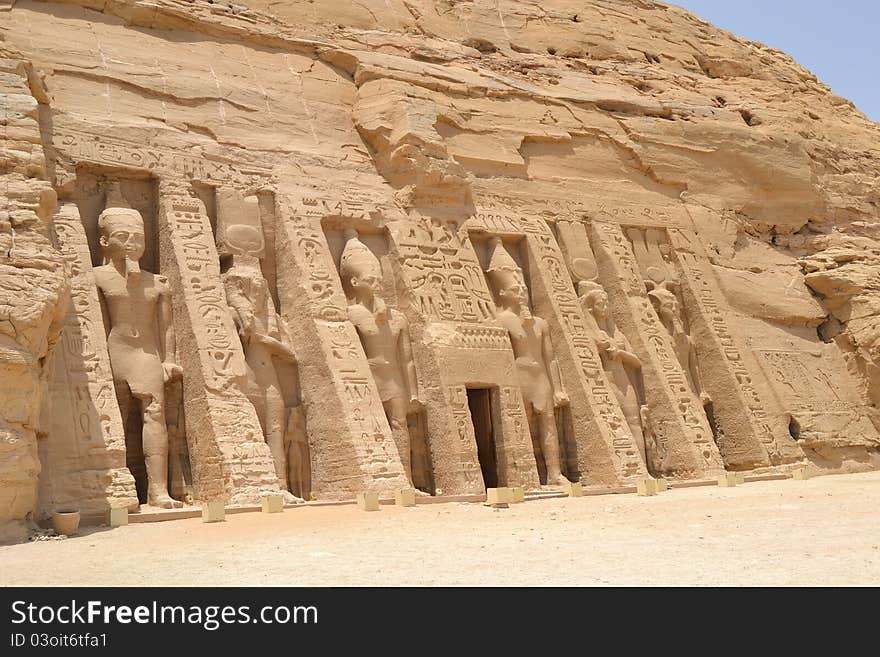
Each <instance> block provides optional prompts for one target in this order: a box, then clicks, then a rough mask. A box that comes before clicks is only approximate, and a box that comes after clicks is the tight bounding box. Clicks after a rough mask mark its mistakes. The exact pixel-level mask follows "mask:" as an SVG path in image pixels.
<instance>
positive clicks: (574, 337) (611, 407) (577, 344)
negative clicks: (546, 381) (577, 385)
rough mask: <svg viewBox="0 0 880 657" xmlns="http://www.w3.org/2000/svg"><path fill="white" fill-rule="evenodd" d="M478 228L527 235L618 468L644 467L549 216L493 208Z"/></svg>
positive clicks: (629, 471)
mask: <svg viewBox="0 0 880 657" xmlns="http://www.w3.org/2000/svg"><path fill="white" fill-rule="evenodd" d="M468 227H469V228H470V229H472V230H480V231H483V232H486V233H490V234H509V233H513V234H521V235H525V236H526V240H527V243H528V246H529V249H530V251H531V252H532V254H533V256H534V258H535V259H536V260H537V261H538V263H539V268H538V269H539V272H540V273H539V275H540V276H542V277H544V279H545V280H546V281H547V283H548V288H549V290H548V291H549V295H548V296H549V297H550V299H551V302H552V303H553V305H554V306H555V314H556V316H557V317H558V318H559V321H560V324H561V325H562V329H563V332H564V335H565V337H566V342H567V344H568V346H569V350H570V352H571V354H572V355H573V357H574V359H575V361H576V363H577V366H578V368H579V371H580V374H581V376H582V377H583V379H584V381H583V386H584V389H585V391H586V393H587V395H588V396H589V404H590V408H592V409H593V412H594V413H595V414H596V416H597V420H598V422H599V423H600V425H602V426H604V427H606V430H607V432H608V440H609V443H610V447H611V453H612V454H613V460H614V468H615V471H616V473H617V474H618V475H619V476H621V477H624V478H625V477H629V476H633V475H635V474H637V473H638V472H640V471H642V472H643V471H644V466H643V464H642V463H641V459H640V457H639V453H638V450H637V448H636V446H635V443H634V441H633V437H632V434H631V432H630V431H629V429H628V428H627V425H626V422H625V420H624V418H623V415H622V413H621V411H620V408H619V406H618V404H617V401H616V398H615V396H614V393H613V391H612V390H611V389H610V387H609V386H608V382H607V379H606V378H605V373H604V370H603V369H602V366H601V361H600V360H599V356H598V354H597V353H596V352H595V346H594V345H593V342H592V339H591V338H590V335H589V332H588V330H587V325H586V321H585V319H584V316H583V310H582V309H581V305H580V303H579V301H578V299H577V296H576V295H575V292H574V288H573V287H572V283H571V277H570V276H569V274H568V270H567V268H566V266H565V264H564V260H563V256H562V252H561V250H560V249H559V246H558V244H557V243H556V239H555V238H554V236H553V233H552V232H551V230H550V228H549V227H548V226H547V224H546V223H545V222H544V220H543V219H541V218H538V217H532V216H528V215H512V214H510V213H508V212H506V211H504V210H500V209H496V208H491V209H485V211H482V210H481V211H480V212H478V213H477V215H476V216H475V217H474V218H472V219H471V220H470V221H469V222H468Z"/></svg>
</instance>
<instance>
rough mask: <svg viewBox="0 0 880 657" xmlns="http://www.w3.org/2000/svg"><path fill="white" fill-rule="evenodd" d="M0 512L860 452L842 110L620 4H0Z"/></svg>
mask: <svg viewBox="0 0 880 657" xmlns="http://www.w3.org/2000/svg"><path fill="white" fill-rule="evenodd" d="M0 105H2V108H3V116H2V127H3V130H2V134H0V179H2V187H0V524H2V526H3V528H4V531H7V530H9V531H13V532H14V531H15V530H16V528H18V529H21V528H22V527H26V526H27V524H28V523H32V522H36V521H40V520H42V519H44V518H46V517H47V516H48V515H49V514H50V513H51V512H52V511H53V510H57V509H61V508H71V507H72V508H76V509H79V510H80V511H81V512H82V513H83V514H84V515H86V516H89V515H91V516H94V517H100V516H101V515H102V514H105V513H106V512H107V510H108V509H111V508H118V507H126V508H128V509H129V510H132V511H134V510H136V509H138V508H140V509H142V510H144V511H147V510H149V509H154V508H160V509H167V508H176V507H182V506H185V505H194V504H199V503H202V502H207V501H215V500H222V501H223V502H225V503H226V504H232V505H235V504H241V505H244V504H253V503H258V502H259V500H260V498H261V497H264V496H265V495H268V494H281V495H283V496H284V497H285V499H286V500H287V501H288V502H290V503H293V502H296V501H298V500H343V499H351V498H354V497H355V496H356V495H357V494H358V493H360V492H365V491H375V492H378V493H380V494H381V495H392V494H393V492H394V491H397V490H400V489H403V488H415V489H417V490H418V491H419V492H420V494H422V495H436V496H449V495H462V494H480V493H482V492H483V491H484V490H485V489H486V488H487V487H498V486H518V487H522V488H524V489H525V490H536V489H540V488H542V487H543V488H551V489H552V488H558V487H560V486H563V485H565V483H566V482H567V481H568V482H580V483H581V484H582V485H584V486H595V487H600V488H601V487H617V486H621V485H627V484H631V483H633V482H635V481H637V480H640V479H645V478H648V477H663V478H667V479H706V478H714V477H717V476H719V474H721V473H723V472H724V471H753V472H759V473H764V472H781V471H785V470H786V469H790V468H791V467H792V466H794V465H798V464H808V463H809V464H812V465H813V467H816V468H819V469H822V470H824V471H827V472H843V471H852V470H859V469H871V468H875V467H877V465H878V464H880V435H878V428H880V414H878V403H880V279H878V271H880V270H878V264H880V184H878V180H880V175H878V174H880V150H878V148H880V146H878V145H880V126H878V124H876V123H873V122H871V121H869V120H868V119H867V118H865V116H864V115H863V114H861V113H860V112H859V111H858V110H857V109H856V108H855V107H854V106H853V105H852V103H850V102H849V101H847V100H846V99H844V98H841V97H839V96H836V95H834V94H833V93H832V92H831V91H830V89H829V88H828V87H827V86H826V85H824V84H823V83H822V82H820V81H819V80H817V79H816V78H815V76H813V75H812V74H811V73H809V72H808V71H806V70H805V69H803V68H802V67H800V66H799V65H798V64H796V63H795V62H794V61H793V60H792V59H791V58H790V57H788V56H787V55H785V54H784V53H781V52H779V51H777V50H773V49H771V48H768V47H766V46H764V45H762V44H759V43H755V42H751V41H748V40H745V39H742V38H739V37H736V36H734V35H732V34H730V33H728V32H724V31H721V30H718V29H716V28H715V27H713V26H711V25H709V24H708V23H706V22H705V21H703V20H701V19H699V18H698V17H696V16H693V15H691V14H689V13H687V12H685V11H684V10H682V9H679V8H677V7H674V6H672V5H666V4H663V3H659V2H652V1H651V0H627V1H613V2H612V1H611V0H591V1H589V2H569V1H568V0H548V1H545V2H540V3H537V2H513V1H507V0H501V1H499V2H480V1H478V2H452V1H445V0H442V1H441V0H381V1H380V0H365V1H364V2H360V3H348V2H340V1H339V0H314V1H312V0H310V1H309V2H305V1H301V0H290V1H289V2H265V1H262V0H240V1H238V2H226V1H225V0H214V1H211V0H207V1H203V0H192V1H187V2H184V1H181V0H150V1H146V0H100V1H94V0H67V1H64V2H62V1H57V2H36V1H31V0H15V1H13V2H8V1H7V2H4V3H2V6H0Z"/></svg>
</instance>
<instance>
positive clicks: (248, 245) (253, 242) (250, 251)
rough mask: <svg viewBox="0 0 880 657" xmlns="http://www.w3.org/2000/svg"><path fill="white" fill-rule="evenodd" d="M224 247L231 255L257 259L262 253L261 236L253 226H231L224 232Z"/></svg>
mask: <svg viewBox="0 0 880 657" xmlns="http://www.w3.org/2000/svg"><path fill="white" fill-rule="evenodd" d="M225 238H226V246H227V248H228V249H229V251H230V252H231V253H232V254H233V255H244V256H252V257H254V258H259V256H260V254H261V253H262V252H263V234H262V233H261V232H260V230H259V229H258V228H256V227H255V226H250V225H248V224H233V225H231V226H229V227H228V228H227V229H226V231H225Z"/></svg>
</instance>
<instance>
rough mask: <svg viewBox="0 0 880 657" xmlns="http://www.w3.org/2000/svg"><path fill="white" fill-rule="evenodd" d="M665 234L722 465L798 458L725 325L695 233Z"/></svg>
mask: <svg viewBox="0 0 880 657" xmlns="http://www.w3.org/2000/svg"><path fill="white" fill-rule="evenodd" d="M668 234H669V240H670V243H671V246H672V248H673V252H674V254H675V259H676V261H677V262H678V265H679V266H678V273H679V278H680V282H681V289H682V295H683V298H684V304H685V308H686V310H687V313H688V318H689V320H690V322H691V333H692V334H693V337H694V338H695V342H696V345H697V351H698V354H699V361H700V370H701V372H702V377H701V378H702V382H703V387H704V388H705V390H706V392H707V393H708V394H709V396H710V397H711V398H712V405H713V408H714V415H715V423H716V425H717V428H718V448H719V450H720V451H721V456H722V457H723V458H724V464H725V466H727V467H728V468H734V469H744V468H753V467H756V466H761V465H768V464H769V463H774V464H775V463H786V462H791V461H795V460H798V459H801V458H803V451H802V450H801V448H800V447H799V446H798V445H797V443H796V442H795V441H794V439H792V437H791V435H790V434H789V432H788V426H787V419H786V415H785V414H784V413H783V411H782V409H781V408H779V406H778V404H777V401H776V398H775V396H774V395H773V393H772V392H771V389H770V387H769V386H768V385H767V382H766V380H765V377H764V375H763V373H762V371H761V368H760V365H759V364H758V362H757V360H756V359H755V357H754V354H753V352H752V350H750V349H743V348H742V345H740V343H739V340H738V339H737V338H736V337H735V335H734V333H733V332H732V331H731V330H730V327H729V326H728V320H727V318H728V317H729V316H730V310H729V308H728V306H727V302H726V300H725V299H724V296H723V294H722V293H721V291H720V289H719V284H718V281H717V280H716V279H715V274H714V273H713V272H712V267H711V263H710V261H709V257H708V255H707V254H706V252H705V250H704V249H703V247H702V245H701V244H700V242H699V239H698V238H697V236H696V234H695V233H693V231H690V230H683V229H670V230H669V231H668Z"/></svg>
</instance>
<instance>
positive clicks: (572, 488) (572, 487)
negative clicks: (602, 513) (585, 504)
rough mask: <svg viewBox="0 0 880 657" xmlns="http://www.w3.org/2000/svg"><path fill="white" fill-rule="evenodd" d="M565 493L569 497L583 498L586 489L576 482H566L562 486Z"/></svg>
mask: <svg viewBox="0 0 880 657" xmlns="http://www.w3.org/2000/svg"><path fill="white" fill-rule="evenodd" d="M562 490H563V492H564V493H565V494H566V495H568V496H569V497H583V495H584V487H583V486H582V485H581V484H579V483H576V482H565V483H564V484H562Z"/></svg>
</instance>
